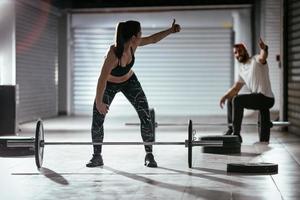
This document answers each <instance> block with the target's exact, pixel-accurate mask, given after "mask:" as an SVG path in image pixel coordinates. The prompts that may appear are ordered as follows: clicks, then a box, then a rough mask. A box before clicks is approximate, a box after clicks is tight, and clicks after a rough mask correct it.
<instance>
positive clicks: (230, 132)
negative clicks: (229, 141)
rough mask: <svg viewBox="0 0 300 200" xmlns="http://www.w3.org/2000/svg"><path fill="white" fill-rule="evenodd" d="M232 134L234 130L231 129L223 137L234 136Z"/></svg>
mask: <svg viewBox="0 0 300 200" xmlns="http://www.w3.org/2000/svg"><path fill="white" fill-rule="evenodd" d="M232 133H233V130H232V129H230V128H229V129H228V130H227V131H226V132H224V134H223V135H232Z"/></svg>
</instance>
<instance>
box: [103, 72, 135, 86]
mask: <svg viewBox="0 0 300 200" xmlns="http://www.w3.org/2000/svg"><path fill="white" fill-rule="evenodd" d="M132 74H133V71H132V70H130V71H129V72H128V73H127V74H125V75H123V76H113V75H109V77H108V79H107V81H109V82H112V83H123V82H125V81H127V80H128V79H129V78H130V77H131V76H132Z"/></svg>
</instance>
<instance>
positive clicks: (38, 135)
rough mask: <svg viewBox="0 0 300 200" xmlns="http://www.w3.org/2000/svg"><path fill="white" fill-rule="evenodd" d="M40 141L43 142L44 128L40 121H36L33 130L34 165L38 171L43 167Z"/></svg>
mask: <svg viewBox="0 0 300 200" xmlns="http://www.w3.org/2000/svg"><path fill="white" fill-rule="evenodd" d="M41 141H44V127H43V122H42V120H38V122H37V124H36V130H35V144H34V149H35V164H36V166H37V168H38V169H40V168H41V167H42V165H43V157H44V146H42V145H41Z"/></svg>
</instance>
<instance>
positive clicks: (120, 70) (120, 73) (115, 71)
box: [110, 48, 134, 76]
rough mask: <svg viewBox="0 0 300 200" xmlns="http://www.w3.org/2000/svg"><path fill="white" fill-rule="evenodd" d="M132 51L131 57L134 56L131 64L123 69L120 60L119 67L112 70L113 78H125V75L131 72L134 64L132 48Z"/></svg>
mask: <svg viewBox="0 0 300 200" xmlns="http://www.w3.org/2000/svg"><path fill="white" fill-rule="evenodd" d="M130 50H131V56H132V58H131V62H130V63H129V64H127V65H126V66H124V67H123V66H121V59H120V60H119V63H118V65H117V66H116V67H115V68H114V69H112V70H111V73H110V74H111V75H113V76H123V75H125V74H127V73H128V72H129V71H130V69H131V68H132V66H133V64H134V54H133V50H132V48H130Z"/></svg>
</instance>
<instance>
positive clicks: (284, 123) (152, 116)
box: [125, 108, 291, 133]
mask: <svg viewBox="0 0 300 200" xmlns="http://www.w3.org/2000/svg"><path fill="white" fill-rule="evenodd" d="M149 112H150V119H151V122H152V124H153V129H155V128H156V127H158V126H188V123H175V122H167V123H158V122H156V121H155V111H154V108H150V109H149ZM271 122H272V126H289V125H290V124H291V123H290V122H289V121H271ZM140 125H141V123H137V122H134V123H128V122H127V123H125V126H140ZM193 126H232V123H222V122H221V123H207V122H202V123H193ZM242 126H259V124H258V123H243V124H242ZM154 133H155V130H154Z"/></svg>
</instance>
